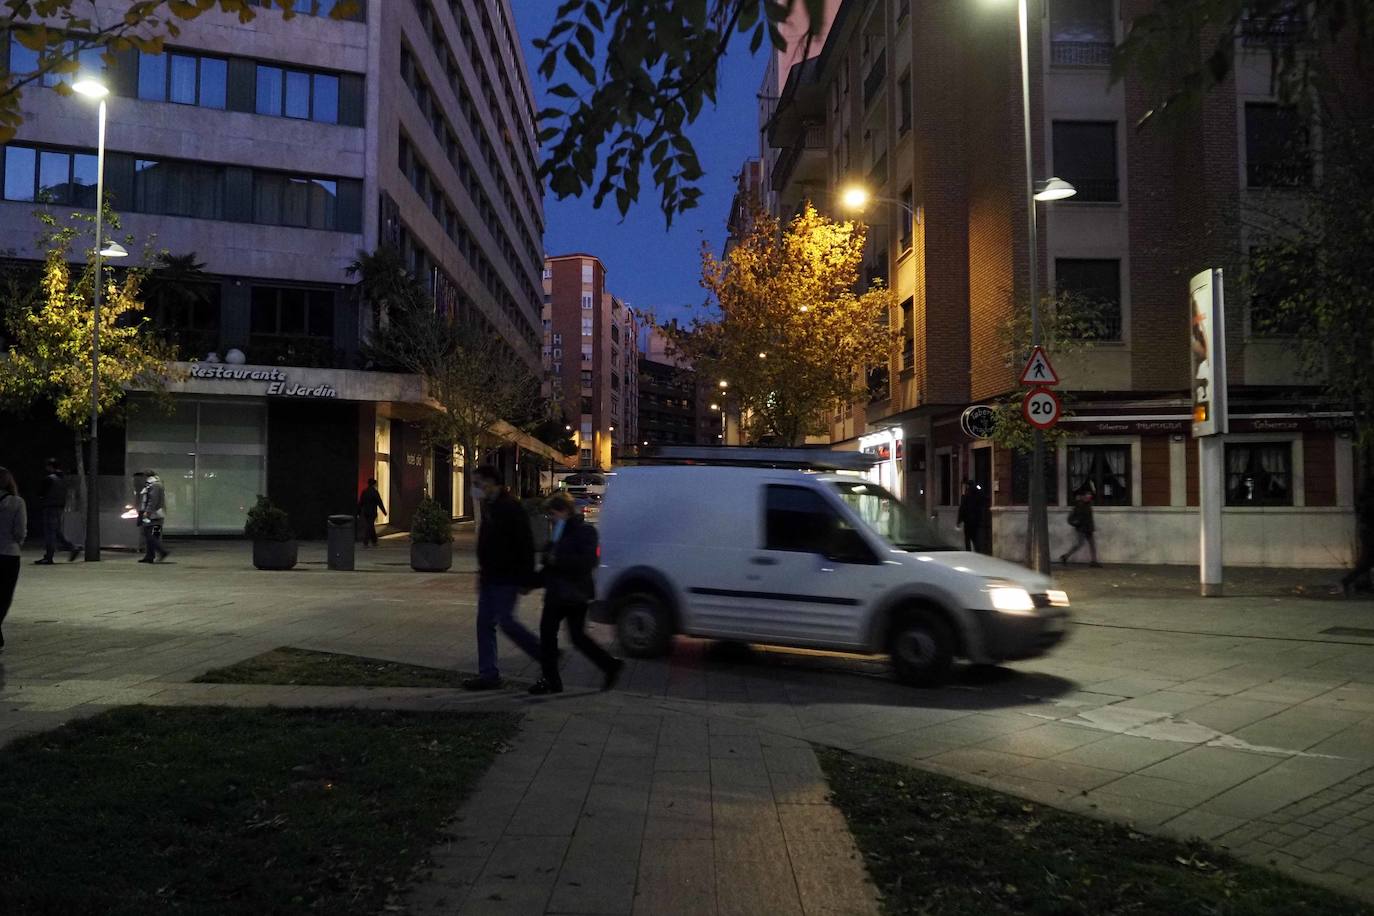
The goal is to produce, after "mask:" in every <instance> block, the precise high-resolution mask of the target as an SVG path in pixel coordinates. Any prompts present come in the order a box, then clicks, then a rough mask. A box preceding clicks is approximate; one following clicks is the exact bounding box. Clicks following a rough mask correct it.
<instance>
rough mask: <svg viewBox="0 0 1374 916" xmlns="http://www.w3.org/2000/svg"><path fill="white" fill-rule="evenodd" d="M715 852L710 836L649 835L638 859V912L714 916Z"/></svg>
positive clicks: (650, 915)
mask: <svg viewBox="0 0 1374 916" xmlns="http://www.w3.org/2000/svg"><path fill="white" fill-rule="evenodd" d="M714 853H715V850H714V846H713V844H712V842H711V840H710V839H674V838H663V837H647V838H646V839H645V841H644V847H643V849H642V851H641V854H640V859H639V880H638V887H637V889H636V893H635V900H634V913H635V916H714V914H715V912H716V875H715V854H714Z"/></svg>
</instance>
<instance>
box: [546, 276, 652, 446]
mask: <svg viewBox="0 0 1374 916" xmlns="http://www.w3.org/2000/svg"><path fill="white" fill-rule="evenodd" d="M637 338H638V334H637V331H636V319H635V316H634V313H633V311H632V310H631V309H630V308H629V306H627V305H626V304H625V302H624V301H623V300H621V299H619V298H617V297H616V296H613V295H611V294H610V293H609V292H608V291H607V290H606V267H605V265H603V264H602V263H601V259H600V258H598V257H596V256H595V255H590V254H582V253H577V254H566V255H558V256H555V257H550V258H547V259H545V261H544V351H543V355H544V365H545V368H546V369H547V370H548V372H549V375H550V379H551V384H552V386H553V393H554V396H555V397H557V398H558V399H559V400H560V401H561V402H562V404H563V413H564V416H565V417H567V418H568V423H569V425H571V426H572V428H573V430H572V432H573V439H574V441H576V443H577V454H578V463H579V464H580V465H581V466H582V467H585V468H600V469H602V470H606V469H609V468H610V467H611V465H612V464H613V463H614V462H615V460H616V459H617V458H619V456H620V451H621V445H622V443H626V442H634V441H635V439H634V436H635V432H636V430H637V428H638V425H639V416H638V404H639V387H638V386H639V373H638V361H639V360H638V345H637Z"/></svg>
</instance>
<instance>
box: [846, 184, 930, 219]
mask: <svg viewBox="0 0 1374 916" xmlns="http://www.w3.org/2000/svg"><path fill="white" fill-rule="evenodd" d="M872 203H878V204H896V205H897V206H899V207H901V208H902V210H904V211H905V212H906V215H907V218H908V219H910V220H911V222H912V223H914V224H916V225H920V222H921V215H920V211H919V209H913V208H912V206H911V204H909V203H907V202H906V201H904V200H898V199H897V198H895V197H874V196H873V195H872V194H871V193H870V192H869V190H868V188H865V187H864V186H863V185H859V184H851V185H849V186H848V187H846V188H845V189H844V190H843V191H841V192H840V206H841V207H843V208H844V209H846V210H855V211H858V210H863V209H865V208H866V207H867V206H868V205H869V204H872Z"/></svg>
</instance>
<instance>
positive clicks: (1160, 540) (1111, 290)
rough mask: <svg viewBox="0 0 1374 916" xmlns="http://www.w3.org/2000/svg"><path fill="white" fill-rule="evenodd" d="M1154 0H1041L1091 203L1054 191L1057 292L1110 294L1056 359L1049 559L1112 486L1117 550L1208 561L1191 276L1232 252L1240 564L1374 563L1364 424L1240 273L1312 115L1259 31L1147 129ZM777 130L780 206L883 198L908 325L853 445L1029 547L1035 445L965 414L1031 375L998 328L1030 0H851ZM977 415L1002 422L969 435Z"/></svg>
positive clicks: (1062, 166)
mask: <svg viewBox="0 0 1374 916" xmlns="http://www.w3.org/2000/svg"><path fill="white" fill-rule="evenodd" d="M1149 8H1150V3H1149V2H1148V0H1040V2H1032V3H1031V15H1030V33H1029V34H1030V72H1031V77H1030V82H1031V96H1032V124H1031V128H1032V135H1033V149H1034V173H1035V175H1036V176H1037V177H1038V178H1041V179H1043V178H1048V177H1050V176H1052V175H1054V176H1058V177H1060V178H1063V179H1066V180H1067V181H1069V182H1071V183H1072V184H1073V185H1074V186H1075V187H1076V189H1077V195H1076V196H1074V197H1073V198H1071V199H1069V200H1065V201H1061V202H1057V203H1053V204H1039V205H1037V206H1039V208H1040V209H1039V211H1038V218H1039V250H1038V251H1037V252H1036V257H1037V259H1038V264H1039V275H1040V277H1041V290H1042V292H1043V291H1044V290H1046V289H1048V290H1050V291H1055V292H1058V293H1062V294H1073V295H1075V296H1076V297H1078V298H1079V300H1080V301H1089V302H1092V303H1094V304H1095V307H1096V309H1097V314H1096V320H1095V321H1094V323H1093V329H1092V330H1091V331H1089V332H1086V333H1083V334H1081V335H1080V338H1081V339H1079V340H1077V341H1075V342H1074V346H1073V347H1071V348H1070V349H1072V352H1063V353H1051V356H1052V358H1053V360H1054V363H1055V366H1056V368H1057V369H1058V372H1059V375H1060V376H1061V378H1062V379H1063V385H1062V386H1061V389H1060V390H1061V393H1063V394H1064V395H1065V399H1066V405H1067V408H1068V410H1069V413H1070V415H1069V416H1068V417H1067V418H1066V420H1065V421H1064V423H1063V424H1062V425H1063V429H1064V430H1065V431H1066V432H1067V433H1068V436H1067V438H1066V439H1065V440H1064V441H1061V442H1059V443H1058V444H1057V446H1056V448H1054V449H1053V450H1052V454H1051V460H1050V464H1049V467H1048V469H1047V478H1048V479H1047V486H1048V492H1049V498H1050V502H1051V506H1052V508H1051V518H1050V528H1051V535H1052V539H1053V543H1052V547H1053V552H1054V553H1055V554H1056V555H1057V554H1058V553H1059V552H1060V551H1061V550H1062V549H1064V548H1065V547H1067V545H1068V543H1069V540H1070V538H1069V536H1070V534H1071V531H1070V529H1069V528H1068V526H1067V524H1066V520H1065V516H1066V514H1067V512H1068V509H1069V506H1070V505H1071V504H1072V501H1073V496H1074V494H1075V493H1076V492H1078V491H1080V490H1083V489H1089V490H1091V491H1092V492H1093V493H1094V494H1095V500H1096V506H1097V526H1098V544H1099V547H1100V550H1101V553H1102V555H1103V557H1104V559H1105V560H1107V561H1110V562H1151V563H1154V562H1173V563H1188V562H1195V561H1196V559H1197V542H1198V539H1197V535H1196V531H1197V528H1196V526H1197V515H1196V509H1195V507H1196V506H1197V502H1198V474H1197V443H1196V441H1195V440H1193V439H1192V438H1191V435H1190V423H1189V421H1190V409H1191V399H1190V395H1189V370H1190V365H1189V336H1188V335H1189V314H1190V313H1189V307H1188V288H1187V283H1188V279H1189V277H1190V276H1192V275H1193V274H1195V273H1197V272H1199V271H1202V270H1204V269H1207V268H1211V267H1222V268H1224V269H1225V270H1226V271H1227V276H1228V284H1227V288H1226V303H1227V335H1226V337H1227V340H1226V343H1227V351H1228V362H1229V373H1230V379H1229V383H1230V404H1231V434H1230V435H1229V436H1228V437H1227V439H1226V443H1225V450H1226V459H1225V460H1226V472H1227V475H1226V506H1227V508H1226V511H1225V525H1226V533H1225V542H1226V560H1227V562H1228V563H1235V564H1241V565H1262V564H1282V565H1307V566H1339V565H1343V564H1345V563H1347V562H1348V561H1349V559H1350V557H1351V551H1352V547H1353V542H1354V526H1353V511H1352V506H1353V498H1354V486H1353V474H1352V465H1353V451H1352V441H1351V433H1350V430H1351V424H1350V420H1349V418H1348V417H1345V416H1341V415H1339V414H1337V413H1333V412H1331V411H1329V410H1326V409H1323V407H1322V405H1321V404H1320V403H1319V402H1318V399H1317V397H1316V392H1315V391H1314V390H1312V389H1311V388H1304V387H1303V385H1302V379H1301V378H1300V376H1299V374H1298V372H1297V366H1296V365H1295V363H1294V360H1293V358H1292V355H1291V354H1292V346H1291V341H1290V340H1286V339H1285V338H1284V337H1283V336H1282V333H1283V329H1282V328H1276V327H1275V326H1274V323H1273V322H1272V321H1265V320H1263V318H1264V316H1263V314H1262V313H1263V309H1264V303H1263V301H1262V298H1251V297H1249V296H1248V295H1247V293H1246V291H1245V289H1244V288H1243V287H1242V285H1241V284H1240V283H1239V282H1237V279H1238V277H1239V276H1240V274H1241V268H1243V266H1244V258H1245V254H1246V252H1247V251H1248V248H1249V246H1250V245H1251V244H1253V240H1252V239H1251V237H1250V236H1249V234H1248V233H1249V230H1248V229H1246V228H1244V227H1245V226H1246V225H1247V221H1246V220H1245V219H1243V218H1242V216H1243V214H1245V213H1246V212H1247V210H1253V209H1255V208H1257V207H1261V206H1263V207H1272V206H1274V205H1276V204H1279V205H1282V203H1283V201H1284V200H1285V199H1292V198H1293V196H1294V195H1297V194H1300V193H1301V192H1302V188H1303V187H1304V186H1308V185H1310V183H1311V182H1312V181H1313V180H1315V179H1314V173H1313V167H1312V161H1311V159H1310V158H1306V157H1304V158H1303V160H1302V161H1301V162H1298V163H1296V168H1295V162H1294V161H1293V159H1292V156H1291V150H1292V149H1293V148H1294V147H1295V146H1296V145H1299V143H1298V141H1302V140H1303V138H1305V137H1306V136H1307V130H1306V127H1305V125H1304V124H1303V123H1302V122H1301V120H1300V118H1299V117H1298V116H1297V114H1296V113H1295V112H1293V111H1292V110H1290V109H1286V108H1282V107H1280V106H1279V105H1278V104H1277V101H1276V99H1275V98H1274V97H1273V95H1272V94H1271V87H1270V60H1269V53H1268V51H1267V50H1266V49H1265V46H1264V44H1263V43H1262V41H1260V40H1259V39H1260V37H1261V36H1258V35H1254V34H1250V33H1249V32H1246V33H1243V34H1241V35H1238V36H1237V42H1238V43H1239V46H1240V48H1241V52H1242V53H1241V54H1240V55H1239V61H1238V67H1237V69H1236V72H1235V73H1234V75H1233V76H1232V77H1231V78H1230V79H1228V80H1227V81H1226V82H1225V83H1224V84H1223V85H1221V86H1220V87H1218V88H1217V89H1216V90H1215V91H1213V92H1211V93H1210V94H1208V96H1207V97H1206V99H1205V101H1204V102H1203V103H1202V105H1201V106H1200V108H1199V109H1198V110H1197V111H1196V112H1193V113H1190V114H1189V115H1188V116H1187V117H1186V118H1185V119H1184V120H1183V121H1182V122H1180V123H1177V124H1175V125H1173V126H1172V127H1168V128H1166V127H1164V126H1156V127H1152V128H1150V129H1146V130H1143V131H1138V130H1136V129H1134V127H1133V125H1135V124H1136V123H1137V122H1138V121H1139V119H1140V118H1141V116H1142V115H1143V114H1145V111H1146V106H1147V105H1148V98H1149V96H1148V94H1147V93H1146V91H1145V89H1144V87H1143V86H1142V85H1141V84H1140V83H1139V82H1138V81H1136V80H1135V79H1134V78H1127V79H1125V80H1123V81H1121V82H1118V83H1116V84H1113V83H1111V81H1110V79H1109V64H1110V58H1111V51H1112V48H1113V46H1114V45H1115V44H1116V43H1117V42H1118V41H1119V40H1120V39H1121V37H1122V36H1123V34H1124V32H1125V30H1126V29H1127V28H1128V27H1129V23H1130V21H1131V20H1132V19H1133V18H1134V17H1135V16H1137V15H1140V14H1141V13H1143V12H1146V11H1147V10H1148V9H1149ZM774 108H775V110H774V112H773V114H772V115H771V116H770V118H769V120H768V121H767V122H766V123H765V124H764V125H763V127H764V130H765V135H766V136H767V138H768V140H769V142H770V143H771V144H772V145H773V147H774V154H773V159H772V166H771V169H770V170H769V171H768V172H767V180H768V184H769V191H770V193H771V194H772V195H773V200H774V206H775V208H776V211H775V212H777V213H779V215H782V216H788V215H790V214H792V213H793V212H795V210H796V209H797V208H798V207H799V206H800V205H801V204H802V203H803V202H804V201H808V200H809V201H811V202H813V203H814V204H815V205H816V206H817V207H818V208H819V209H821V210H822V211H823V212H828V213H830V214H831V215H833V216H837V217H838V216H846V215H848V214H846V213H844V212H843V210H842V209H841V206H840V198H839V193H838V192H839V190H840V189H841V188H845V187H847V186H850V185H855V184H857V185H861V186H863V187H865V188H866V189H867V190H868V192H869V194H870V195H871V196H872V197H873V198H874V200H875V202H874V203H873V204H871V205H870V207H869V208H868V210H867V212H866V213H865V214H864V219H865V220H866V221H867V222H868V223H869V224H870V242H869V249H868V253H867V254H866V267H865V271H864V273H865V276H864V279H865V281H867V280H871V279H872V278H873V277H876V276H881V277H884V278H885V279H886V280H887V281H888V283H889V285H890V286H891V287H892V288H893V289H894V291H895V293H896V297H895V298H896V302H897V303H898V304H897V305H896V307H895V308H894V310H893V312H892V314H891V316H890V321H891V323H892V325H893V326H894V327H895V328H896V329H897V330H898V332H899V335H900V343H899V345H898V346H897V347H896V348H894V352H893V354H892V358H891V361H890V363H889V364H888V365H887V366H879V367H869V372H868V381H869V391H870V396H869V398H868V399H867V400H866V401H865V402H863V403H857V404H850V405H845V406H844V407H842V408H841V409H840V410H838V411H837V412H836V414H835V415H834V416H832V417H831V418H830V419H831V420H832V421H833V422H832V424H831V425H832V434H831V439H832V441H833V442H835V443H838V444H840V447H847V448H859V449H864V450H866V451H870V452H872V453H873V454H875V456H877V457H878V458H879V464H878V467H877V469H876V471H875V473H874V476H875V478H877V479H879V480H880V481H881V482H883V483H884V484H885V485H887V486H889V487H891V488H892V489H893V490H894V491H896V492H897V493H898V494H899V495H901V496H902V497H903V498H905V499H906V500H907V501H908V502H910V503H912V504H913V505H915V506H916V507H918V508H919V509H920V510H922V511H926V512H928V513H930V514H932V515H934V516H936V517H937V518H939V520H940V521H941V524H942V525H943V526H944V527H945V528H946V529H947V530H949V531H950V533H951V534H953V527H954V521H955V513H956V505H957V502H958V499H959V492H960V481H961V480H964V479H974V480H976V481H977V482H978V483H980V484H981V485H982V486H983V487H984V489H985V490H986V491H987V492H990V493H991V494H992V500H991V513H992V519H991V523H992V524H991V530H992V532H993V547H994V550H995V552H997V553H999V554H1002V555H1005V556H1008V557H1021V556H1024V550H1025V548H1024V536H1025V530H1026V514H1025V508H1024V507H1025V504H1026V501H1027V495H1028V490H1029V480H1028V477H1029V474H1028V465H1029V462H1028V460H1027V459H1026V457H1025V456H1023V455H1020V454H1016V453H1013V452H1010V451H1007V450H1004V449H1002V448H1000V447H997V446H995V445H994V444H993V443H992V442H991V441H990V440H989V439H986V438H977V437H976V436H975V435H971V434H970V430H969V429H968V428H967V425H966V424H964V423H961V418H962V416H963V413H964V411H965V410H966V408H968V407H969V406H970V405H974V404H980V403H987V402H990V401H993V400H996V399H999V398H1002V397H1005V396H1007V395H1010V394H1012V393H1014V392H1016V391H1017V390H1018V386H1017V384H1016V373H1017V370H1019V368H1020V367H1019V360H1020V359H1024V354H1021V355H1013V354H1010V353H1009V352H1008V349H1009V348H1008V345H1007V342H1006V338H1005V336H1004V334H1003V332H1002V329H1003V328H1004V327H1005V325H1006V323H1007V321H1008V319H1009V318H1010V317H1011V315H1012V313H1013V306H1014V303H1015V302H1017V301H1018V300H1019V301H1022V302H1024V301H1025V298H1026V295H1027V278H1028V266H1029V260H1028V254H1027V249H1028V244H1027V238H1028V233H1027V227H1026V224H1027V212H1026V209H1025V208H1026V201H1025V188H1024V175H1025V171H1024V169H1025V161H1024V154H1023V141H1022V131H1023V120H1022V108H1021V70H1020V61H1019V31H1018V25H1017V16H1016V6H1015V4H989V3H973V2H969V3H937V2H933V0H845V2H844V3H843V4H842V5H841V6H840V8H839V10H838V12H837V13H836V16H835V19H834V21H833V23H831V25H830V28H829V31H828V34H827V38H826V41H825V44H824V47H823V48H822V50H821V52H820V53H819V55H817V56H816V57H815V58H813V59H810V60H807V61H803V62H800V63H798V64H796V65H794V66H793V67H792V68H791V69H790V71H789V72H788V74H787V76H786V79H785V80H784V81H783V85H782V89H781V90H780V93H779V99H778V102H777V104H776V105H775V106H774ZM972 432H973V433H974V434H976V433H978V432H980V431H979V430H978V429H976V428H974V429H973V430H972Z"/></svg>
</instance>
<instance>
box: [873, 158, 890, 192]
mask: <svg viewBox="0 0 1374 916" xmlns="http://www.w3.org/2000/svg"><path fill="white" fill-rule="evenodd" d="M885 184H887V151H886V150H884V151H883V154H882V155H881V156H879V157H878V161H877V162H875V163H873V168H871V169H869V170H868V186H869V187H870V188H873V189H874V190H878V189H880V188H882V186H883V185H885Z"/></svg>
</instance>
